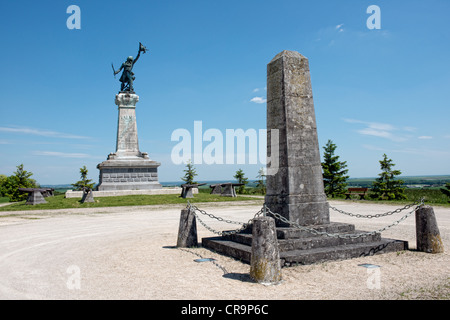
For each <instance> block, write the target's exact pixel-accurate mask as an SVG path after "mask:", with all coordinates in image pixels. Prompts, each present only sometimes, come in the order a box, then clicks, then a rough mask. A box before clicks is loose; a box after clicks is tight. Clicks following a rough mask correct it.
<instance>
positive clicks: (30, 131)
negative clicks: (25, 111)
mask: <svg viewBox="0 0 450 320" xmlns="http://www.w3.org/2000/svg"><path fill="white" fill-rule="evenodd" d="M0 132H7V133H19V134H31V135H35V136H43V137H55V138H64V139H89V137H85V136H79V135H74V134H69V133H63V132H56V131H50V130H45V129H44V130H43V129H33V128H24V127H0Z"/></svg>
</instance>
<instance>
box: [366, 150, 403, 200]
mask: <svg viewBox="0 0 450 320" xmlns="http://www.w3.org/2000/svg"><path fill="white" fill-rule="evenodd" d="M379 162H380V166H381V173H380V174H378V175H379V176H380V177H379V178H377V179H376V180H375V181H374V182H373V184H372V192H373V197H375V198H378V199H387V200H394V199H397V200H399V199H406V195H405V194H404V192H405V187H403V183H404V181H403V180H399V179H396V178H395V177H396V176H399V175H401V174H402V173H401V171H400V170H393V169H392V167H394V166H395V164H393V163H392V159H388V157H387V155H386V154H384V155H383V160H380V161H379Z"/></svg>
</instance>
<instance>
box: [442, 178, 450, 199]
mask: <svg viewBox="0 0 450 320" xmlns="http://www.w3.org/2000/svg"><path fill="white" fill-rule="evenodd" d="M440 190H441V192H442V193H443V194H445V195H446V196H447V197H449V198H450V183H449V182H447V183H446V184H445V188H441V189H440ZM449 202H450V201H449Z"/></svg>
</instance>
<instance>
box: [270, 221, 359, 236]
mask: <svg viewBox="0 0 450 320" xmlns="http://www.w3.org/2000/svg"><path fill="white" fill-rule="evenodd" d="M305 228H308V229H314V230H316V231H318V232H326V233H341V232H353V231H354V230H355V225H353V224H349V223H340V222H330V223H328V224H319V225H311V226H308V227H305ZM277 237H278V239H293V238H311V237H320V235H318V234H316V233H314V232H310V231H308V230H304V229H299V228H295V227H278V228H277Z"/></svg>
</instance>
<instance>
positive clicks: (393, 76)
mask: <svg viewBox="0 0 450 320" xmlns="http://www.w3.org/2000/svg"><path fill="white" fill-rule="evenodd" d="M70 5H78V6H79V8H80V10H81V29H79V30H76V29H73V30H70V29H68V28H67V26H66V20H67V19H68V18H69V16H70V14H67V13H66V10H67V7H69V6H70ZM370 5H377V6H379V8H380V10H381V29H379V30H377V29H373V30H371V29H368V28H367V25H366V21H367V19H368V18H369V17H370V14H368V13H367V12H366V10H367V8H368V7H369V6H370ZM449 12H450V2H449V1H447V0H431V1H414V0H412V1H411V0H409V1H401V0H396V1H378V0H376V1H364V0H358V1H356V0H355V1H352V0H348V1H332V0H329V1H324V0H318V1H317V0H316V1H300V0H276V1H275V0H239V1H234V0H228V1H215V0H209V1H199V0H184V1H180V0H171V1H153V0H148V1H126V2H125V1H115V0H111V1H80V0H71V1H49V0H41V1H23V0H17V1H8V2H5V3H3V4H2V10H1V13H0V16H1V19H0V24H1V31H0V32H1V39H2V50H1V51H0V58H1V60H2V62H3V65H2V77H1V80H0V92H1V102H0V114H1V117H0V173H2V174H6V175H10V174H12V173H13V171H15V168H16V166H17V165H18V164H21V163H23V164H24V166H25V169H26V170H29V171H32V172H33V173H34V175H33V177H34V178H35V179H36V180H37V181H38V182H39V183H41V184H66V183H73V182H75V181H76V180H78V177H79V168H80V167H82V166H83V165H86V166H87V168H88V169H89V176H90V178H92V179H94V180H95V181H98V170H97V169H96V165H97V164H98V163H100V162H102V161H104V160H106V157H107V155H108V154H109V153H110V152H114V151H115V140H116V130H117V129H116V126H117V107H116V106H115V104H114V97H115V94H116V93H117V92H118V90H119V88H120V83H119V81H118V78H119V77H118V76H117V77H116V78H114V77H113V75H112V69H111V63H114V66H115V67H116V68H118V67H119V66H120V64H121V63H122V62H123V61H124V60H125V59H126V57H127V56H129V55H132V56H135V55H136V53H137V49H138V43H139V42H142V43H143V44H144V45H145V46H147V48H148V49H149V50H150V52H149V53H146V54H144V55H141V59H140V60H139V61H138V63H137V64H136V65H135V67H134V72H135V74H136V80H135V90H136V93H137V94H138V95H139V96H140V101H139V103H138V104H137V109H136V113H137V125H138V134H139V145H140V150H141V151H142V152H148V153H149V155H150V158H152V159H154V160H156V161H160V162H161V163H162V165H161V167H160V168H159V178H160V181H163V182H164V181H178V180H179V178H180V177H181V176H182V175H183V169H184V165H175V164H174V163H172V161H171V152H172V149H173V148H174V146H175V145H176V144H177V142H174V141H171V134H172V133H173V132H174V130H176V129H179V128H184V129H187V130H188V131H190V132H192V133H193V132H194V130H193V128H194V121H202V127H203V130H204V131H205V130H207V129H210V128H215V129H218V130H220V131H221V132H223V134H224V135H225V131H226V129H238V128H242V129H244V130H247V129H255V130H259V129H265V127H266V104H265V98H266V91H265V87H266V66H267V63H269V62H270V60H271V59H272V58H273V57H274V56H275V55H276V54H277V53H279V52H281V51H282V50H294V51H298V52H300V53H301V54H302V55H304V56H306V57H307V58H308V59H309V63H310V70H311V79H312V87H313V93H314V103H315V112H316V121H317V125H318V135H319V144H320V148H321V150H320V151H321V154H323V149H322V147H323V146H324V145H325V144H326V142H327V140H328V139H331V140H332V141H333V142H334V143H335V144H336V145H337V146H338V148H337V150H336V153H337V154H338V155H339V156H340V159H341V160H343V161H347V164H348V169H349V174H350V176H351V177H373V176H376V175H377V174H378V173H379V171H380V168H379V162H378V161H379V160H381V159H382V155H383V153H386V154H387V155H388V157H389V158H391V159H392V160H393V162H394V163H395V164H396V168H397V169H399V170H401V171H402V173H403V175H405V176H408V175H409V176H411V175H438V174H450V169H449V163H450V126H449V119H450V111H449V101H450V90H449V88H450V63H449V62H448V61H449V58H448V57H449V53H450V39H449V38H450V33H449V27H448V15H449ZM205 145H207V143H206V142H204V145H203V146H205ZM260 167H261V164H259V163H258V164H244V165H238V164H222V165H218V164H215V165H214V164H213V165H206V164H202V165H197V166H196V168H197V172H198V174H199V175H198V177H197V178H198V180H221V179H232V176H233V174H234V173H235V171H236V170H237V169H239V168H242V169H243V170H244V172H245V173H246V175H247V176H248V177H249V178H250V179H254V178H255V177H256V175H257V172H258V169H259V168H260Z"/></svg>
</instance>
